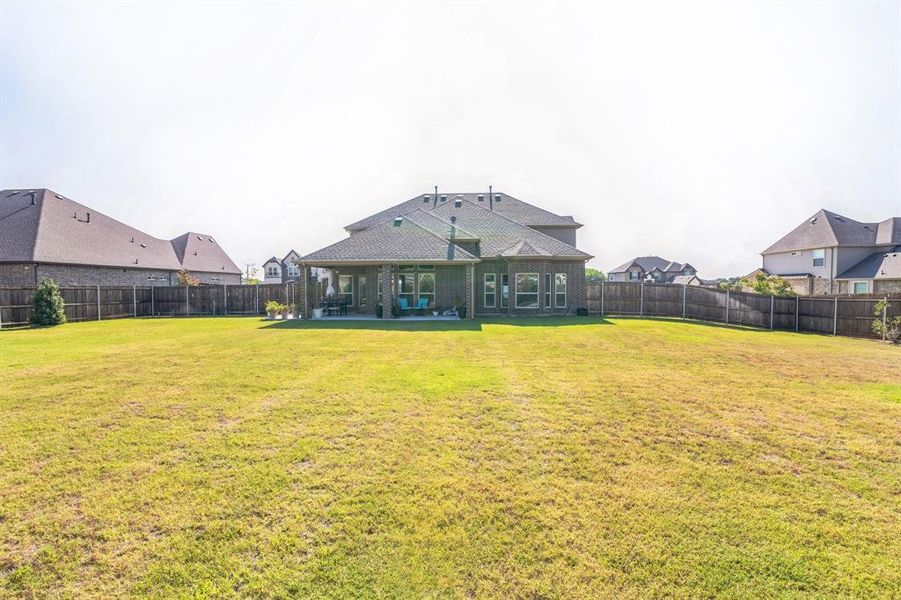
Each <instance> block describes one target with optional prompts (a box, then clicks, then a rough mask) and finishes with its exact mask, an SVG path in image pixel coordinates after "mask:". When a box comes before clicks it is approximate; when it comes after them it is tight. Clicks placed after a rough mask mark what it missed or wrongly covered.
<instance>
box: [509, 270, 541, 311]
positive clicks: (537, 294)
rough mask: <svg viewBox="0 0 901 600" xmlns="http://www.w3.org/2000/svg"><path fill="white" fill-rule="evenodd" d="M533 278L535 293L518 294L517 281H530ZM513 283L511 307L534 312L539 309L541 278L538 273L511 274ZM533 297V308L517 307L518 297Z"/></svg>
mask: <svg viewBox="0 0 901 600" xmlns="http://www.w3.org/2000/svg"><path fill="white" fill-rule="evenodd" d="M533 276H534V278H535V291H534V292H520V291H519V279H520V277H528V278H529V279H531V278H532V277H533ZM513 282H514V284H515V288H514V294H513V306H514V307H515V308H517V309H521V310H535V309H537V308H538V307H539V304H540V302H541V290H540V289H539V288H540V284H541V276H540V275H539V274H538V273H533V272H527V273H514V274H513ZM533 295H534V296H535V304H534V306H520V305H519V297H520V296H533Z"/></svg>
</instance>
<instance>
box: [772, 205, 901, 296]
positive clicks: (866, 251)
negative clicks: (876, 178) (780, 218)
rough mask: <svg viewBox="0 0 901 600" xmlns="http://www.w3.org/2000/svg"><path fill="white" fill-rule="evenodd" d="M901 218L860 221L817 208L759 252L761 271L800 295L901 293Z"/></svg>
mask: <svg viewBox="0 0 901 600" xmlns="http://www.w3.org/2000/svg"><path fill="white" fill-rule="evenodd" d="M899 252H901V217H892V218H888V219H885V220H884V221H881V222H879V223H863V222H860V221H855V220H854V219H849V218H848V217H843V216H842V215H839V214H836V213H834V212H830V211H828V210H820V211H818V212H817V213H816V214H814V215H813V216H812V217H810V218H809V219H807V220H805V221H804V222H803V223H801V224H800V225H798V226H797V227H796V228H795V229H793V230H792V231H790V232H789V233H788V234H787V235H785V236H784V237H782V238H781V239H780V240H779V241H777V242H776V243H774V244H773V245H772V246H770V247H769V248H767V249H766V250H764V251H763V252H761V255H762V256H763V268H762V272H764V273H766V274H769V275H779V276H780V277H782V278H784V279H786V280H787V281H788V282H789V283H790V284H791V286H792V289H794V290H795V292H797V293H799V294H802V295H822V294H883V293H886V294H888V293H898V292H901V268H899V263H898V253H899Z"/></svg>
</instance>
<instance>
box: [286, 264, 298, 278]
mask: <svg viewBox="0 0 901 600" xmlns="http://www.w3.org/2000/svg"><path fill="white" fill-rule="evenodd" d="M299 275H300V267H298V266H297V265H295V264H294V263H291V264H290V265H288V277H298V276H299Z"/></svg>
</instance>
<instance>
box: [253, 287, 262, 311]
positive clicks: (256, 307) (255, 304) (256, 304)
mask: <svg viewBox="0 0 901 600" xmlns="http://www.w3.org/2000/svg"><path fill="white" fill-rule="evenodd" d="M256 286H257V287H256V296H254V298H253V311H254V314H256V315H258V314H260V284H259V283H258V284H256Z"/></svg>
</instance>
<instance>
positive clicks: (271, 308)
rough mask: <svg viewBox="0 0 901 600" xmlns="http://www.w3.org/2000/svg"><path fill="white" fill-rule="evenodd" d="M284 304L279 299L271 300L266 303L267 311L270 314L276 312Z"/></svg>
mask: <svg viewBox="0 0 901 600" xmlns="http://www.w3.org/2000/svg"><path fill="white" fill-rule="evenodd" d="M281 308H282V305H281V303H280V302H278V301H277V300H270V301H269V302H267V303H266V312H267V313H270V314H275V313H277V312H278V311H279V310H281Z"/></svg>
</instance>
